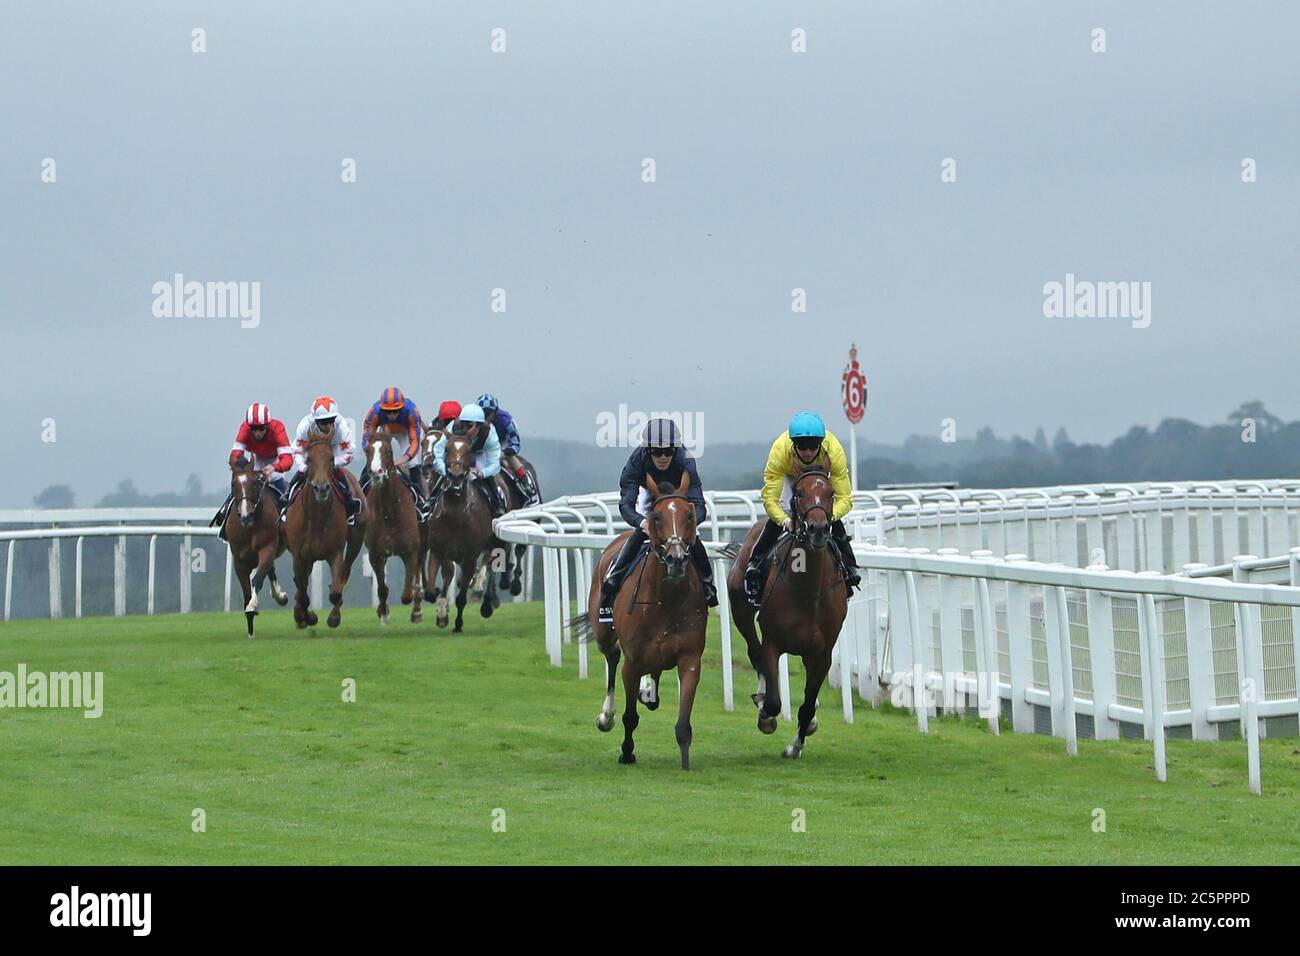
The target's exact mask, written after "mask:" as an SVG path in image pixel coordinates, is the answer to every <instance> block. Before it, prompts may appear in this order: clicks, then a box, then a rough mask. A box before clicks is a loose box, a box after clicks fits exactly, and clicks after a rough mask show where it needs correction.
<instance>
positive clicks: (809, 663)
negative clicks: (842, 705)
mask: <svg viewBox="0 0 1300 956" xmlns="http://www.w3.org/2000/svg"><path fill="white" fill-rule="evenodd" d="M790 500H791V511H792V512H793V513H794V514H793V519H794V531H793V533H786V534H784V535H782V537H781V538H780V539H779V540H778V541H777V543H776V545H775V546H774V547H773V548H772V552H771V558H770V561H769V563H768V569H767V574H766V576H765V577H766V580H765V581H764V583H763V591H762V593H763V595H764V597H763V605H762V608H761V609H759V610H758V611H757V621H758V624H759V625H760V626H761V628H762V631H763V640H762V643H761V644H760V643H759V639H758V636H757V634H756V633H755V627H754V624H755V614H756V612H755V608H754V607H753V606H752V605H751V604H750V603H749V601H748V599H747V598H746V597H745V567H746V565H748V563H749V555H750V552H752V551H753V550H754V542H755V541H757V540H758V536H759V534H760V533H761V532H762V530H763V525H764V524H766V523H767V519H766V518H764V519H762V520H760V521H758V522H756V523H755V524H754V526H753V527H752V528H750V529H749V533H748V534H747V535H746V536H745V541H744V543H743V544H742V545H741V546H740V551H739V553H738V554H737V557H736V561H735V563H734V564H733V565H732V566H731V573H730V574H729V575H728V577H727V589H728V592H729V595H730V597H731V618H732V620H733V621H734V622H735V625H736V629H737V630H738V631H740V633H741V634H742V635H743V636H744V638H745V644H746V646H747V647H748V649H749V662H750V663H751V664H752V665H753V666H754V670H755V671H756V672H757V674H758V692H757V693H756V694H754V695H753V700H754V704H755V705H756V706H757V707H758V729H759V730H761V731H762V732H763V733H765V734H771V733H775V732H776V717H777V714H779V713H780V712H781V691H780V687H781V685H780V682H779V679H778V677H777V665H778V661H779V660H780V657H781V655H782V654H797V655H799V657H801V658H802V659H803V666H804V674H805V679H806V682H805V684H804V695H803V703H802V704H801V705H800V706H799V730H798V733H797V734H796V735H795V738H794V740H792V741H791V742H790V745H789V746H788V747H786V748H785V750H784V751H782V754H781V755H782V756H783V757H790V758H792V759H794V758H798V757H799V756H800V755H802V753H803V748H804V744H805V741H806V739H807V738H808V737H811V736H812V735H813V734H814V733H815V732H816V731H817V693H818V691H820V690H821V686H822V682H823V681H824V680H825V679H826V674H827V672H828V671H829V670H830V666H831V651H832V650H833V649H834V648H835V642H836V640H837V639H838V638H839V636H840V628H841V627H842V626H843V624H844V617H845V615H846V614H847V613H848V601H849V589H848V586H847V585H846V584H845V583H844V576H843V574H842V573H841V571H840V566H839V561H838V559H837V558H836V556H835V554H834V551H833V549H832V548H830V547H828V545H829V544H830V539H831V509H832V507H833V504H834V500H835V494H834V491H833V490H832V488H831V480H830V476H829V475H827V474H826V473H825V472H823V471H805V472H804V473H803V474H802V475H800V476H799V477H798V478H797V479H795V482H794V487H793V488H792V490H791V495H790Z"/></svg>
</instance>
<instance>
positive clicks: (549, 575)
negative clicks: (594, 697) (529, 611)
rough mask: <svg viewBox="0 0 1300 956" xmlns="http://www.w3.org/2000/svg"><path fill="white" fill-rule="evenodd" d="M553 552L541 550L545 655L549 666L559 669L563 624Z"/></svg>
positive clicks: (558, 576)
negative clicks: (548, 659)
mask: <svg viewBox="0 0 1300 956" xmlns="http://www.w3.org/2000/svg"><path fill="white" fill-rule="evenodd" d="M555 551H556V549H555V548H552V547H543V548H542V594H543V600H544V608H543V613H544V614H545V618H546V653H547V654H548V655H549V657H550V659H551V666H552V667H560V666H561V664H562V657H563V655H562V653H561V646H562V644H563V641H562V639H561V636H560V630H561V628H562V627H563V622H562V620H561V616H560V573H559V567H558V565H559V561H558V559H557V557H556V553H555Z"/></svg>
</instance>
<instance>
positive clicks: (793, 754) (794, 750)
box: [781, 744, 803, 760]
mask: <svg viewBox="0 0 1300 956" xmlns="http://www.w3.org/2000/svg"><path fill="white" fill-rule="evenodd" d="M781 756H782V757H787V758H789V759H790V760H798V759H799V758H800V757H802V756H803V748H802V747H796V746H795V745H794V744H791V745H790V746H788V747H786V748H785V749H784V750H782V751H781Z"/></svg>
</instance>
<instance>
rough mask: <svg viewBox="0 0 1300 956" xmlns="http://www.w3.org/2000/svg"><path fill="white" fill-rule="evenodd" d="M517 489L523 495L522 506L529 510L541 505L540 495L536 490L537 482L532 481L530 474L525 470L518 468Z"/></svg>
mask: <svg viewBox="0 0 1300 956" xmlns="http://www.w3.org/2000/svg"><path fill="white" fill-rule="evenodd" d="M518 475H519V489H520V490H521V491H522V492H523V493H524V504H525V505H527V506H528V507H529V508H531V507H533V506H534V505H539V504H541V503H542V494H541V492H540V491H538V490H537V482H535V481H533V475H532V472H530V471H529V470H528V469H527V468H520V469H519V472H518Z"/></svg>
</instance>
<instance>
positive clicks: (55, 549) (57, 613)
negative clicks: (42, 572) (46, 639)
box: [50, 538, 63, 618]
mask: <svg viewBox="0 0 1300 956" xmlns="http://www.w3.org/2000/svg"><path fill="white" fill-rule="evenodd" d="M59 541H60V539H59V538H51V539H50V617H51V618H60V617H63V555H62V553H61V551H60V548H59Z"/></svg>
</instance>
